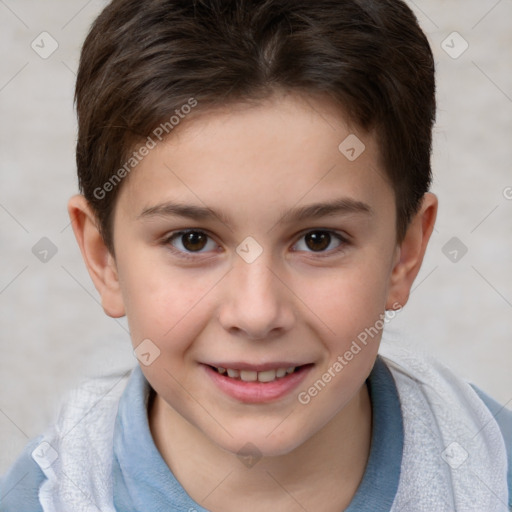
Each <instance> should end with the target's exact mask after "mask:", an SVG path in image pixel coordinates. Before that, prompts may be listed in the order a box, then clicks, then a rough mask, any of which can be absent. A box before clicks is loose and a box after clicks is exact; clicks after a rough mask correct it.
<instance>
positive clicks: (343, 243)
mask: <svg viewBox="0 0 512 512" xmlns="http://www.w3.org/2000/svg"><path fill="white" fill-rule="evenodd" d="M188 233H200V234H203V235H206V236H207V237H208V238H209V239H210V240H212V237H211V236H210V235H209V234H208V233H207V232H205V231H202V230H199V229H186V230H182V231H176V232H174V233H171V234H170V235H169V236H167V237H165V238H164V240H163V241H162V245H164V246H166V247H167V248H168V249H169V250H170V251H171V252H172V253H173V254H175V255H177V256H178V257H180V258H185V259H188V260H196V261H197V259H198V255H199V257H200V255H201V254H203V253H202V252H186V251H182V250H179V249H176V248H175V247H173V246H172V244H171V243H172V241H173V240H175V239H179V237H181V236H183V235H186V234H188ZM310 233H327V234H329V235H331V236H332V237H334V238H336V239H338V241H339V242H340V244H339V245H338V247H335V248H334V249H331V250H330V251H319V252H315V251H306V252H307V253H308V254H315V255H316V257H318V258H327V257H330V256H333V255H335V254H338V253H339V252H341V251H343V250H345V249H346V247H347V245H349V243H350V242H349V240H348V239H347V237H345V236H343V235H341V234H340V233H338V232H336V231H332V230H330V229H322V228H317V229H310V230H308V231H303V232H302V233H301V234H300V237H299V238H298V240H297V242H295V244H294V245H296V244H297V243H298V242H299V241H300V240H301V239H302V238H304V237H305V236H306V235H308V234H310ZM294 252H301V251H294Z"/></svg>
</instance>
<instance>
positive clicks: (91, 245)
mask: <svg viewBox="0 0 512 512" xmlns="http://www.w3.org/2000/svg"><path fill="white" fill-rule="evenodd" d="M68 213H69V217H70V219H71V225H72V226H73V232H74V233H75V237H76V240H77V242H78V245H79V247H80V251H81V253H82V257H83V259H84V262H85V265H86V267H87V270H88V271H89V275H90V276H91V279H92V280H93V283H94V286H95V287H96V290H98V292H99V294H100V296H101V305H102V307H103V310H104V311H105V313H106V314H107V315H108V316H111V317H113V318H118V317H121V316H124V314H125V309H124V303H123V297H122V294H121V288H120V286H119V278H118V274H117V268H116V262H115V259H114V257H113V256H112V255H111V254H110V252H109V250H108V249H107V246H106V245H105V242H104V241H103V238H102V236H101V234H100V231H99V230H98V227H97V220H96V215H95V214H94V212H93V211H92V209H91V207H90V206H89V203H88V202H87V200H86V199H85V197H84V196H82V195H76V196H73V197H72V198H71V199H70V200H69V202H68Z"/></svg>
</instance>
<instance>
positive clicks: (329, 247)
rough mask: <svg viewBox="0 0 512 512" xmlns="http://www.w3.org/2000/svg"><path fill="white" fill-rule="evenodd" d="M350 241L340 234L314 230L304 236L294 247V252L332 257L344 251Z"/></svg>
mask: <svg viewBox="0 0 512 512" xmlns="http://www.w3.org/2000/svg"><path fill="white" fill-rule="evenodd" d="M347 244H348V241H347V240H346V239H345V238H344V237H343V236H342V235H340V234H338V233H336V232H334V231H328V230H318V229H317V230H313V231H309V232H308V233H306V234H305V235H303V236H302V237H301V238H300V239H299V241H298V242H297V243H296V244H295V246H294V249H293V250H294V251H304V252H306V253H307V252H309V253H311V252H316V253H325V255H328V254H329V255H330V254H332V253H335V252H336V250H337V249H340V250H341V249H343V248H344V246H345V245H347Z"/></svg>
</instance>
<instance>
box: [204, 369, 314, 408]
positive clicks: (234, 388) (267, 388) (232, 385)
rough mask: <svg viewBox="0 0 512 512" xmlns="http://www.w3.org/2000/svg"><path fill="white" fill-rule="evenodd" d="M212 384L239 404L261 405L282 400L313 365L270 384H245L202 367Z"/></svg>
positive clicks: (256, 382)
mask: <svg viewBox="0 0 512 512" xmlns="http://www.w3.org/2000/svg"><path fill="white" fill-rule="evenodd" d="M203 366H204V368H205V369H206V373H207V374H208V375H209V376H210V378H211V379H212V380H213V382H214V383H215V384H216V385H217V386H218V387H219V388H220V389H221V391H223V392H224V393H226V394H227V395H229V396H230V397H232V398H235V399H236V400H239V401H240V402H246V403H253V404H255V403H262V402H270V401H273V400H277V399H279V398H282V397H283V396H285V395H287V394H289V393H291V392H292V391H293V390H294V389H295V388H297V387H298V386H299V384H300V383H301V382H302V381H303V380H304V379H305V378H306V375H307V374H308V373H309V370H311V368H312V366H313V365H307V366H302V367H301V368H300V369H299V370H295V371H294V372H293V373H290V374H289V375H287V376H286V377H281V378H279V379H276V380H274V381H272V382H258V381H255V382H245V381H243V380H239V379H232V378H231V377H226V376H225V375H221V374H220V373H219V372H217V371H216V370H214V369H213V368H211V367H210V366H208V365H203Z"/></svg>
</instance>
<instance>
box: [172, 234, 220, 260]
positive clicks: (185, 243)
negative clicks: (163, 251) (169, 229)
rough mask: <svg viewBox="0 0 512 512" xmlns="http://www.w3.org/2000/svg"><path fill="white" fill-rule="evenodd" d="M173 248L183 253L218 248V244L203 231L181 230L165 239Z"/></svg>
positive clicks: (201, 251)
mask: <svg viewBox="0 0 512 512" xmlns="http://www.w3.org/2000/svg"><path fill="white" fill-rule="evenodd" d="M165 243H166V244H169V245H170V246H171V248H172V249H173V250H174V251H175V252H177V253H182V254H183V255H187V254H194V253H203V252H207V251H208V250H213V249H215V248H216V246H217V244H216V243H215V242H214V241H213V240H212V239H211V238H210V237H209V236H208V235H207V234H206V233H204V232H203V231H193V230H190V231H179V232H177V233H174V234H173V235H171V236H169V237H168V238H167V239H166V240H165Z"/></svg>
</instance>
